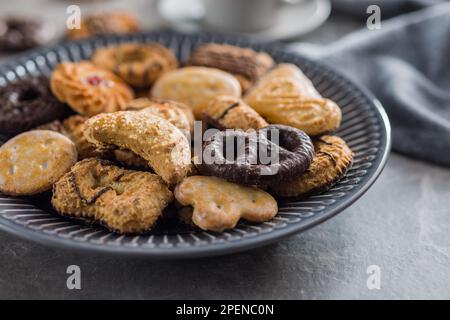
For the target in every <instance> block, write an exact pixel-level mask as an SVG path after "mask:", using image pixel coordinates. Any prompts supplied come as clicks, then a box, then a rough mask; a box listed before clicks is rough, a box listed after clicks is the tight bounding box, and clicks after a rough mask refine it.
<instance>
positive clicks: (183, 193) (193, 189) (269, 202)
mask: <svg viewBox="0 0 450 320" xmlns="http://www.w3.org/2000/svg"><path fill="white" fill-rule="evenodd" d="M174 194H175V198H176V199H177V201H178V202H179V203H180V204H181V205H183V206H192V207H193V211H192V217H191V219H192V222H193V223H194V224H195V225H196V226H198V227H200V228H201V229H203V230H211V231H216V232H221V231H223V230H226V229H231V228H234V227H235V226H236V224H237V223H238V221H239V219H241V218H242V219H245V220H248V221H252V222H265V221H269V220H271V219H272V218H273V217H274V216H275V215H276V214H277V212H278V205H277V202H276V201H275V199H274V198H273V197H272V196H271V195H270V194H268V193H267V192H265V191H263V190H260V189H257V188H254V187H244V186H241V185H238V184H235V183H231V182H228V181H225V180H223V179H219V178H216V177H203V176H192V177H188V178H186V179H184V180H183V181H182V182H181V183H180V184H178V185H177V186H176V188H175V191H174ZM183 211H184V212H183ZM183 211H182V215H183V216H182V217H181V218H182V219H183V221H184V222H189V221H188V220H189V215H190V212H189V210H186V211H185V210H183ZM186 220H187V221H186Z"/></svg>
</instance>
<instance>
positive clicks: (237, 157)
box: [198, 125, 314, 186]
mask: <svg viewBox="0 0 450 320" xmlns="http://www.w3.org/2000/svg"><path fill="white" fill-rule="evenodd" d="M230 146H232V147H233V148H232V150H230V149H229V148H230ZM203 148H204V152H203V161H202V163H201V164H199V165H198V168H199V170H200V172H201V173H202V174H204V175H212V176H217V177H220V178H223V179H226V180H229V181H232V182H236V183H241V184H245V185H257V186H266V185H269V184H272V183H276V182H280V181H284V180H286V179H288V178H292V177H298V176H300V175H301V174H302V173H303V172H305V171H306V170H307V169H308V167H309V165H310V164H311V161H312V158H313V156H314V147H313V145H312V142H311V139H310V138H309V137H308V135H307V134H306V133H304V132H303V131H301V130H299V129H296V128H292V127H288V126H283V125H270V126H267V127H265V128H263V129H260V130H258V131H253V132H244V131H241V130H225V131H220V132H218V133H216V134H214V135H213V136H212V137H210V138H209V139H208V140H207V141H205V143H204V147H203ZM230 154H231V155H230Z"/></svg>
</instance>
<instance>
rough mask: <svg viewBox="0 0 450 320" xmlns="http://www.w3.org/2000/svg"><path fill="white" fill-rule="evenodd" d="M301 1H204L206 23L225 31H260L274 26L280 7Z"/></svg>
mask: <svg viewBox="0 0 450 320" xmlns="http://www.w3.org/2000/svg"><path fill="white" fill-rule="evenodd" d="M300 1H301V0H203V2H204V5H205V23H206V24H207V25H208V26H211V27H213V28H215V29H220V30H224V31H258V30H263V29H266V28H269V27H271V26H273V25H274V24H275V22H276V15H277V12H278V9H279V7H280V5H283V4H294V3H298V2H300Z"/></svg>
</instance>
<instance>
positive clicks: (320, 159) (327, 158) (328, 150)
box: [270, 136, 353, 197]
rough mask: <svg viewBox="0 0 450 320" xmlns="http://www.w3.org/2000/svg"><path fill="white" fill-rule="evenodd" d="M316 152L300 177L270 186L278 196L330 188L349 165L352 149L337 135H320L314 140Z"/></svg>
mask: <svg viewBox="0 0 450 320" xmlns="http://www.w3.org/2000/svg"><path fill="white" fill-rule="evenodd" d="M314 148H315V151H316V154H315V156H314V158H313V161H312V163H311V165H310V166H309V168H308V170H306V172H305V173H303V174H302V175H301V176H300V177H298V178H295V179H293V180H289V181H283V182H282V183H279V184H275V185H272V186H271V188H270V189H271V191H272V192H273V193H275V194H277V195H279V196H284V197H296V196H300V195H303V194H313V193H319V192H323V191H327V190H328V189H330V188H331V187H332V186H333V185H334V184H335V183H336V182H338V181H339V180H340V179H341V178H342V177H343V176H344V175H345V173H346V172H347V170H348V169H349V168H350V167H351V165H352V161H353V153H352V150H350V148H349V147H348V146H347V144H346V143H345V141H344V140H342V139H341V138H339V137H337V136H321V137H319V138H317V139H316V140H315V141H314Z"/></svg>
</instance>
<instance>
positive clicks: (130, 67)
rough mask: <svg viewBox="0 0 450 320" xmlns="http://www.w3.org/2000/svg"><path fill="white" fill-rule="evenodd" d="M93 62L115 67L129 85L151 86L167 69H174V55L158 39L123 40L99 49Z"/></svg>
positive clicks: (175, 62) (175, 63)
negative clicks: (135, 41) (153, 41)
mask: <svg viewBox="0 0 450 320" xmlns="http://www.w3.org/2000/svg"><path fill="white" fill-rule="evenodd" d="M92 62H93V63H94V64H95V65H97V66H99V67H101V68H104V69H107V70H110V71H113V72H114V73H115V74H117V75H118V76H119V77H121V78H122V79H123V80H125V82H127V83H128V84H129V85H131V86H133V87H137V88H142V87H150V86H151V85H152V84H153V83H154V82H155V80H156V79H158V78H159V77H160V76H161V75H162V74H163V73H164V72H167V71H169V70H172V69H175V68H177V66H178V61H177V58H176V57H175V55H174V54H173V53H172V51H170V50H169V49H168V48H166V47H165V46H163V45H161V44H159V43H148V44H141V43H124V44H119V45H115V46H110V47H106V48H100V49H97V50H96V51H95V52H94V54H93V56H92Z"/></svg>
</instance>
